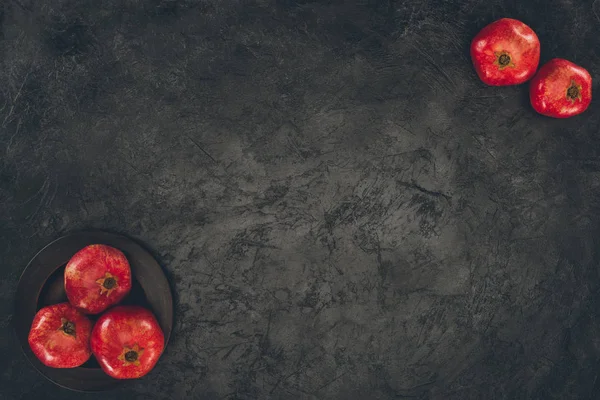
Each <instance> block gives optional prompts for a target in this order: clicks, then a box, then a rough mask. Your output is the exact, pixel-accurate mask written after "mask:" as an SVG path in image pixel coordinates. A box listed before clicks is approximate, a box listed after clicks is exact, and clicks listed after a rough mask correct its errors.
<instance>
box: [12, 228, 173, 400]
mask: <svg viewBox="0 0 600 400" xmlns="http://www.w3.org/2000/svg"><path fill="white" fill-rule="evenodd" d="M90 244H106V245H109V246H113V247H115V248H117V249H119V250H121V251H122V252H123V253H124V254H125V256H127V259H128V260H129V264H130V265H131V272H132V275H133V282H132V287H131V292H130V293H129V294H128V295H127V297H126V298H125V299H124V300H123V301H122V302H121V304H137V305H141V306H144V307H146V308H148V309H150V310H152V312H153V313H154V315H155V316H156V319H157V320H158V323H159V324H160V326H161V328H162V330H163V332H164V334H165V346H166V344H167V343H168V341H169V336H170V335H171V330H172V329H173V296H172V294H171V289H170V287H169V282H168V281H167V278H166V276H165V274H164V272H163V270H162V268H161V267H160V265H159V264H158V262H156V260H155V259H154V257H152V255H151V254H150V253H149V252H148V251H147V250H145V249H144V248H143V247H142V246H140V245H139V244H137V243H136V242H134V241H133V240H131V239H129V238H127V237H125V236H122V235H117V234H114V233H109V232H102V231H86V232H78V233H73V234H70V235H67V236H63V237H61V238H60V239H57V240H55V241H54V242H52V243H50V244H49V245H47V246H46V247H44V248H43V249H42V250H41V251H40V252H39V253H37V254H36V255H35V257H33V259H32V260H31V261H30V262H29V264H28V265H27V267H26V268H25V271H24V272H23V275H21V279H20V281H19V285H18V287H17V294H16V299H15V314H14V315H15V316H14V323H15V331H16V333H17V337H18V338H19V341H20V342H21V347H22V348H23V352H24V353H25V356H26V357H27V359H29V361H30V362H31V363H32V364H33V366H34V367H35V368H36V369H37V370H38V371H39V372H40V373H41V374H42V375H44V376H45V377H46V378H48V379H49V380H50V381H52V382H54V383H56V384H57V385H59V386H62V387H64V388H67V389H71V390H80V391H100V390H108V389H111V388H114V387H115V386H116V385H118V384H120V383H122V382H125V381H122V380H117V379H113V378H111V377H109V376H108V375H106V374H105V373H104V372H102V370H101V369H100V367H99V366H98V363H97V362H96V360H95V359H94V357H93V356H92V357H91V358H90V360H89V361H88V362H86V363H85V364H84V365H82V366H81V367H78V368H69V369H56V368H49V367H46V366H45V365H44V364H42V363H41V362H40V361H39V360H38V359H37V357H36V356H35V355H34V354H33V352H32V351H31V349H30V348H29V343H28V341H27V336H28V335H29V329H30V328H31V323H32V322H33V317H34V316H35V313H36V312H37V311H38V310H39V309H40V308H42V307H45V306H47V305H50V304H55V303H60V302H63V301H67V296H66V294H65V289H64V285H63V273H64V269H65V265H66V264H67V262H68V261H69V259H70V258H71V257H72V256H73V254H75V253H76V252H77V251H78V250H80V249H82V248H83V247H85V246H87V245H90ZM90 317H91V319H92V320H95V319H97V317H98V316H90ZM159 362H160V360H159Z"/></svg>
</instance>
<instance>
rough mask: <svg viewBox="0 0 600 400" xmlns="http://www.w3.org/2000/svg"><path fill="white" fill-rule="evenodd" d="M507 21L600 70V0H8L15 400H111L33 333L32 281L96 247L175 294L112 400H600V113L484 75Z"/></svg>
mask: <svg viewBox="0 0 600 400" xmlns="http://www.w3.org/2000/svg"><path fill="white" fill-rule="evenodd" d="M504 16H510V17H515V18H519V19H522V20H523V21H525V22H526V23H528V24H529V25H531V26H532V27H533V29H534V30H536V32H537V33H538V35H539V37H540V39H541V41H542V46H543V47H542V61H547V60H548V59H550V58H552V57H556V56H560V57H565V58H568V59H571V60H572V61H574V62H576V63H579V64H581V65H583V66H585V67H587V68H588V69H589V70H590V72H591V73H592V75H593V76H596V77H598V76H600V75H599V73H600V72H599V71H600V36H599V35H598V32H599V31H600V2H598V1H597V0H596V1H592V0H588V1H572V0H533V1H527V2H525V1H516V0H515V1H490V0H468V1H462V2H459V1H449V0H448V1H434V0H411V1H393V0H389V1H385V0H358V1H346V0H329V1H320V2H319V1H314V2H311V1H306V0H299V1H293V0H279V1H268V0H243V1H242V0H239V1H233V0H232V1H227V0H181V1H167V0H143V1H142V0H120V1H117V0H102V1H96V0H77V1H75V0H68V1H65V0H40V1H35V2H34V1H32V0H5V2H4V3H0V26H1V32H0V34H1V37H0V51H1V53H0V58H1V63H0V107H1V108H0V262H1V267H0V268H1V270H0V271H1V272H0V398H1V399H18V398H22V399H33V398H37V397H39V396H41V398H44V399H96V398H104V399H105V398H107V397H106V395H103V396H100V395H97V394H96V395H93V394H91V395H82V394H77V393H72V392H69V391H67V390H64V389H60V388H58V387H56V386H54V385H53V384H52V383H50V382H48V381H46V380H45V379H44V378H43V377H42V376H41V375H39V374H38V373H37V372H36V371H35V370H33V368H32V367H31V366H30V365H29V364H28V362H27V361H26V360H25V358H24V357H23V356H22V354H21V351H20V350H19V347H18V343H17V341H16V338H15V337H14V336H13V332H12V327H11V319H12V315H11V314H12V312H13V311H12V305H13V295H14V291H15V288H16V285H17V282H18V279H19V275H20V273H21V272H22V270H23V268H24V267H25V265H26V263H27V261H28V260H29V259H30V258H31V257H32V256H33V255H34V254H35V253H36V252H37V251H38V250H39V249H40V248H41V247H43V246H44V245H45V244H46V243H48V242H49V241H51V240H53V239H55V238H57V237H59V236H60V235H62V234H64V233H67V232H70V231H72V230H75V229H81V228H103V229H109V230H113V231H117V232H122V233H125V234H128V235H131V236H133V237H135V238H137V239H139V240H141V241H142V242H144V243H145V244H146V245H147V246H148V247H149V248H150V249H152V250H153V251H154V253H155V254H156V255H157V257H158V259H159V261H160V262H161V263H162V264H163V265H164V267H165V269H166V270H167V271H168V275H169V278H170V279H171V280H172V283H173V287H174V288H175V290H176V324H175V330H174V334H173V336H172V340H171V343H170V344H169V346H168V348H167V349H166V352H165V354H164V356H163V357H162V359H161V361H160V363H159V364H158V366H157V367H156V369H155V370H154V371H153V372H152V373H151V374H150V375H149V376H148V377H147V378H145V379H143V380H140V381H135V382H130V383H129V384H127V385H125V387H124V388H123V389H119V390H117V391H116V392H113V393H111V394H110V395H109V396H110V398H115V399H173V398H176V399H209V400H215V399H239V400H247V399H344V400H353V399H356V400H359V399H360V400H364V399H403V398H414V399H435V400H459V399H460V400H467V399H486V400H492V399H540V400H542V399H543V400H547V399H561V400H568V399H596V398H598V397H599V396H600V380H598V373H599V371H600V315H599V311H598V306H599V305H600V298H599V292H598V290H599V289H600V277H599V270H598V264H599V261H600V254H599V250H598V248H599V243H598V241H599V239H598V237H597V236H596V235H597V234H598V233H599V228H600V213H599V211H600V197H599V195H600V136H599V128H600V111H599V110H598V103H597V102H594V103H593V104H592V106H591V108H590V110H589V111H588V112H587V113H585V114H584V115H582V116H579V117H577V118H573V119H570V120H564V121H562V120H560V121H559V120H552V119H549V118H544V117H541V116H538V115H536V114H535V113H534V112H533V111H532V109H531V108H530V106H529V104H528V97H527V87H526V86H522V87H508V88H489V87H485V86H484V85H483V84H482V83H480V82H479V81H478V79H477V78H476V76H475V74H474V72H473V70H472V67H471V65H470V58H469V55H468V45H469V43H470V39H471V38H472V37H473V36H474V34H475V33H476V32H477V31H478V30H479V29H481V28H482V27H483V26H485V25H486V24H487V23H489V22H491V21H493V20H494V19H497V18H500V17H504ZM594 88H595V90H597V89H598V86H597V85H595V86H594Z"/></svg>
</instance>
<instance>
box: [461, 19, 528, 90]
mask: <svg viewBox="0 0 600 400" xmlns="http://www.w3.org/2000/svg"><path fill="white" fill-rule="evenodd" d="M502 52H508V54H510V56H511V59H512V64H514V67H512V66H508V67H505V68H504V69H500V66H499V65H497V64H496V65H495V64H494V63H495V62H496V63H497V60H498V57H497V54H498V53H502ZM471 59H472V60H473V66H474V67H475V71H476V72H477V75H479V78H480V79H481V80H482V81H483V82H484V83H486V84H487V85H490V86H508V85H519V84H521V83H525V82H527V81H528V80H530V79H531V78H532V77H533V76H534V75H535V71H536V70H537V67H538V65H539V63H540V40H539V39H538V37H537V35H536V34H535V32H534V31H533V30H532V29H531V28H530V27H529V26H527V25H525V24H524V23H523V22H521V21H518V20H516V19H511V18H502V19H499V20H498V21H496V22H492V23H491V24H489V25H488V26H486V27H485V28H483V29H482V30H481V31H480V32H479V33H478V34H477V35H476V36H475V38H474V39H473V41H472V42H471Z"/></svg>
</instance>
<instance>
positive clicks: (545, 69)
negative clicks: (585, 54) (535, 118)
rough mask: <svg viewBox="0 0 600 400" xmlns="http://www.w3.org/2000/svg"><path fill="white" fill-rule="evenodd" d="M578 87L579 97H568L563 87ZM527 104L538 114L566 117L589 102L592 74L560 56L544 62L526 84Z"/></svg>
mask: <svg viewBox="0 0 600 400" xmlns="http://www.w3.org/2000/svg"><path fill="white" fill-rule="evenodd" d="M573 82H574V83H575V84H576V85H578V86H581V91H580V94H581V99H579V98H578V99H575V100H573V101H572V100H570V99H569V98H568V97H567V90H568V88H569V87H570V86H571V85H572V83H573ZM529 99H530V100H531V105H532V106H533V108H534V109H535V111H537V112H538V113H540V114H542V115H546V116H548V117H554V118H569V117H572V116H574V115H577V114H581V113H582V112H584V111H585V110H587V108H588V106H589V105H590V103H591V102H592V77H591V76H590V73H589V72H588V71H587V70H586V69H585V68H583V67H580V66H579V65H577V64H573V63H572V62H570V61H567V60H564V59H562V58H555V59H553V60H550V61H548V62H547V63H546V64H544V65H543V66H542V68H540V70H539V71H538V73H537V74H536V75H535V77H534V78H533V79H532V81H531V84H530V86H529Z"/></svg>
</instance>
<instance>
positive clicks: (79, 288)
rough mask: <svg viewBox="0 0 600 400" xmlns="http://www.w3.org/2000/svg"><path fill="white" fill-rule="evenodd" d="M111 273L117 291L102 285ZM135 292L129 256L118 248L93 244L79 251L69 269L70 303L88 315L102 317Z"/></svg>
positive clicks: (66, 289)
mask: <svg viewBox="0 0 600 400" xmlns="http://www.w3.org/2000/svg"><path fill="white" fill-rule="evenodd" d="M107 273H108V274H110V276H112V277H113V278H114V279H116V281H117V286H116V288H114V289H112V290H110V291H107V290H105V289H103V287H102V285H101V284H100V283H98V280H99V279H103V278H105V277H106V276H107V275H106V274H107ZM130 290H131V268H130V267H129V262H128V261H127V258H126V257H125V255H124V254H123V253H122V252H121V251H120V250H117V249H115V248H114V247H110V246H106V245H103V244H93V245H90V246H87V247H84V248H83V249H81V250H79V251H78V252H77V253H75V255H74V256H73V257H72V258H71V259H70V260H69V262H68V263H67V267H66V268H65V291H66V292H67V297H68V299H69V302H70V303H71V304H72V305H73V306H75V307H77V308H78V309H80V310H81V311H83V312H84V313H86V314H98V313H100V312H102V311H104V310H106V309H107V308H108V307H110V306H112V305H114V304H117V303H118V302H120V301H121V300H123V298H124V297H125V296H126V295H127V293H129V291H130Z"/></svg>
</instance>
